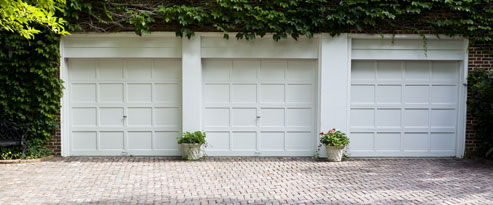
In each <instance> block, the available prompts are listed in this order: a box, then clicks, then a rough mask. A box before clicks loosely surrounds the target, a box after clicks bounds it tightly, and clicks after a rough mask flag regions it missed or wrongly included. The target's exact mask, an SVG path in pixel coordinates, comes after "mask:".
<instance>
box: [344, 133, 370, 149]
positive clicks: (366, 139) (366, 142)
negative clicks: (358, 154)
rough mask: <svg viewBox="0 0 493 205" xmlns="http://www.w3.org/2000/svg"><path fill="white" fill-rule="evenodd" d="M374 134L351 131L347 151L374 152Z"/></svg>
mask: <svg viewBox="0 0 493 205" xmlns="http://www.w3.org/2000/svg"><path fill="white" fill-rule="evenodd" d="M374 135H375V133H374V132H357V131H356V130H354V129H352V133H351V143H350V144H349V149H351V150H358V151H365V150H366V151H373V150H374V144H373V143H374V141H375V139H374Z"/></svg>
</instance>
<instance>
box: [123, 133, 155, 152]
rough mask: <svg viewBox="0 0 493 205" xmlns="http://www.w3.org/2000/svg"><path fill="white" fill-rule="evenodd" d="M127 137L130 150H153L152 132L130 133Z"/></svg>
mask: <svg viewBox="0 0 493 205" xmlns="http://www.w3.org/2000/svg"><path fill="white" fill-rule="evenodd" d="M127 135H128V149H129V150H150V149H152V132H150V131H149V132H143V131H129V132H128V134H127Z"/></svg>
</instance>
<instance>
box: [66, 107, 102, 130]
mask: <svg viewBox="0 0 493 205" xmlns="http://www.w3.org/2000/svg"><path fill="white" fill-rule="evenodd" d="M96 112H97V110H96V108H91V107H84V108H82V107H74V108H72V110H71V113H72V115H73V117H72V126H74V127H96V126H97V113H96Z"/></svg>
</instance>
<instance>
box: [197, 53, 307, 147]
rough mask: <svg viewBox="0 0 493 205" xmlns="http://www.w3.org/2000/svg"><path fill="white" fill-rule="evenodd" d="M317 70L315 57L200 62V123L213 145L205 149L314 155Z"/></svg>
mask: <svg viewBox="0 0 493 205" xmlns="http://www.w3.org/2000/svg"><path fill="white" fill-rule="evenodd" d="M221 71H222V72H221ZM315 71H316V61H313V60H283V59H279V60H277V59H269V60H267V59H265V60H264V59H242V60H227V59H223V60H214V59H207V60H204V61H203V79H204V82H203V95H204V96H203V99H204V103H203V110H204V115H203V122H204V123H203V124H204V128H205V131H206V132H207V133H208V142H209V144H213V145H215V146H211V147H210V148H208V151H209V152H208V153H209V154H210V155H229V156H238V155H249V156H255V155H261V156H281V155H284V156H289V155H297V156H302V155H312V154H313V153H312V152H313V151H314V148H315V144H314V139H315V135H314V134H313V133H314V132H313V130H314V106H315V90H316V87H315V86H316V79H315ZM225 73H226V74H230V78H228V76H227V75H226V74H225ZM288 133H291V134H289V135H290V137H291V139H290V142H289V143H292V145H290V146H291V149H288V148H287V147H286V145H287V144H286V143H288V140H287V137H288ZM293 133H298V135H294V134H293ZM295 136H296V137H295ZM305 138H313V139H305ZM301 141H303V142H301ZM305 141H308V142H305ZM285 144H286V145H285Z"/></svg>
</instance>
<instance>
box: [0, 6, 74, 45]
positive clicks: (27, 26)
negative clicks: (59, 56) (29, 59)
mask: <svg viewBox="0 0 493 205" xmlns="http://www.w3.org/2000/svg"><path fill="white" fill-rule="evenodd" d="M64 6H65V0H32V1H23V0H0V30H6V31H10V32H15V33H17V34H19V35H21V36H22V37H24V38H27V39H32V38H34V35H35V34H38V33H40V32H41V30H39V29H37V28H36V26H35V25H36V24H37V25H43V26H44V27H45V28H48V29H50V30H51V31H52V32H54V33H57V34H62V35H67V34H69V33H68V32H67V31H65V28H64V27H63V25H64V24H65V21H64V20H63V18H61V17H57V16H55V12H56V11H61V10H62V8H63V7H64Z"/></svg>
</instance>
